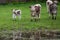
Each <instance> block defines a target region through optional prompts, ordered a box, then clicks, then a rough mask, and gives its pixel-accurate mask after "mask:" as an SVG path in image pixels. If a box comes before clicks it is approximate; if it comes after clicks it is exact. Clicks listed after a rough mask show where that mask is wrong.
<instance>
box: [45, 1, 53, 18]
mask: <svg viewBox="0 0 60 40" xmlns="http://www.w3.org/2000/svg"><path fill="white" fill-rule="evenodd" d="M52 3H53V2H52V1H51V0H47V1H46V7H47V12H48V13H49V18H50V16H51V14H50V10H49V5H51V4H52Z"/></svg>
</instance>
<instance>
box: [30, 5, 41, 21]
mask: <svg viewBox="0 0 60 40" xmlns="http://www.w3.org/2000/svg"><path fill="white" fill-rule="evenodd" d="M30 11H31V17H32V19H31V21H32V20H33V19H35V21H36V20H37V19H39V18H40V11H41V5H40V4H35V5H31V6H30Z"/></svg>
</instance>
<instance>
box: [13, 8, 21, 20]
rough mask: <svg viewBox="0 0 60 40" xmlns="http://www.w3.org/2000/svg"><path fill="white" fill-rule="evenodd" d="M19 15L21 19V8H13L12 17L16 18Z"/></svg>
mask: <svg viewBox="0 0 60 40" xmlns="http://www.w3.org/2000/svg"><path fill="white" fill-rule="evenodd" d="M17 16H18V18H19V19H21V10H18V9H13V15H12V18H13V19H16V17H17Z"/></svg>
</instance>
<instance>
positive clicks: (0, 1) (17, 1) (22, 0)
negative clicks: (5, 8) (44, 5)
mask: <svg viewBox="0 0 60 40" xmlns="http://www.w3.org/2000/svg"><path fill="white" fill-rule="evenodd" d="M32 1H33V2H46V0H0V3H13V2H15V3H19V2H32ZM57 1H58V2H60V0H57Z"/></svg>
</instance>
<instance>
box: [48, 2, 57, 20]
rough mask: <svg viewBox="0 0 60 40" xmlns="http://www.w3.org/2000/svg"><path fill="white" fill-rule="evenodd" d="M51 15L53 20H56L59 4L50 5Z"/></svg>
mask: <svg viewBox="0 0 60 40" xmlns="http://www.w3.org/2000/svg"><path fill="white" fill-rule="evenodd" d="M49 10H50V14H51V15H52V19H54V20H56V15H57V4H56V3H55V2H54V1H53V3H52V4H51V5H49Z"/></svg>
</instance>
